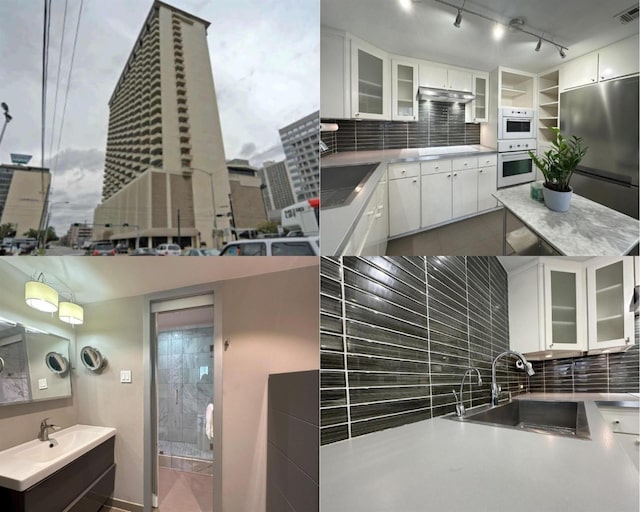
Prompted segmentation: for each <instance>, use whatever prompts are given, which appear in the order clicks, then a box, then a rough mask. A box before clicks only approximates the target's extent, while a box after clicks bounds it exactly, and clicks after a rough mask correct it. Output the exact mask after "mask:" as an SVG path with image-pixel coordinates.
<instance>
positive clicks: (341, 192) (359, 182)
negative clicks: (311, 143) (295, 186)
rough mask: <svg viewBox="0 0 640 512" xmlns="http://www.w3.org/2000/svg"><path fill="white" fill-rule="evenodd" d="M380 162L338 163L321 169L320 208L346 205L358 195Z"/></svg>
mask: <svg viewBox="0 0 640 512" xmlns="http://www.w3.org/2000/svg"><path fill="white" fill-rule="evenodd" d="M378 165H380V162H375V163H370V164H361V165H337V166H334V167H324V166H323V167H322V168H321V170H320V208H321V209H323V210H326V209H329V208H337V207H339V206H346V205H348V204H349V203H351V201H353V199H354V198H355V197H356V195H357V194H358V192H359V191H360V190H361V189H362V186H363V185H364V184H365V182H366V181H367V179H369V176H371V174H372V173H373V171H375V170H376V168H377V167H378Z"/></svg>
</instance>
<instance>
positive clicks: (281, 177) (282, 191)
mask: <svg viewBox="0 0 640 512" xmlns="http://www.w3.org/2000/svg"><path fill="white" fill-rule="evenodd" d="M262 167H263V172H262V174H263V179H264V184H265V185H266V187H267V188H266V190H267V192H268V195H269V202H270V206H269V208H270V209H272V210H282V209H283V208H285V207H286V206H290V205H292V204H293V203H295V202H296V200H295V198H294V196H293V187H292V186H291V180H290V177H289V172H288V171H287V164H286V163H285V161H284V160H283V161H281V162H265V163H264V164H263V165H262Z"/></svg>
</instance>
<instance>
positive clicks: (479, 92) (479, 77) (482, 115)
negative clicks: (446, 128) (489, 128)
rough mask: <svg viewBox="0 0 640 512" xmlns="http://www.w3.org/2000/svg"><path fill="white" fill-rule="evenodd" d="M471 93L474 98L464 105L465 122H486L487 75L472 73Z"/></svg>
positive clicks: (487, 105) (487, 118) (487, 117)
mask: <svg viewBox="0 0 640 512" xmlns="http://www.w3.org/2000/svg"><path fill="white" fill-rule="evenodd" d="M473 94H474V96H475V99H474V100H473V101H470V102H469V103H467V104H466V105H465V121H466V122H467V123H486V122H487V121H488V120H489V75H488V74H486V73H482V74H475V73H474V75H473Z"/></svg>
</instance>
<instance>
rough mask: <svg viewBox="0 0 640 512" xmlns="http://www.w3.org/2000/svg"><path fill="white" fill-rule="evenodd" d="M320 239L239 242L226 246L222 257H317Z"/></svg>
mask: <svg viewBox="0 0 640 512" xmlns="http://www.w3.org/2000/svg"><path fill="white" fill-rule="evenodd" d="M319 240H320V239H319V237H317V236H314V237H309V238H265V239H262V240H237V241H235V242H230V243H228V244H227V245H225V246H224V249H222V252H221V253H220V256H317V255H318V253H319V250H320V243H319Z"/></svg>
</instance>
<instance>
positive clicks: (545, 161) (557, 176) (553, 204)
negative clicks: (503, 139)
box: [529, 128, 588, 212]
mask: <svg viewBox="0 0 640 512" xmlns="http://www.w3.org/2000/svg"><path fill="white" fill-rule="evenodd" d="M551 130H552V131H553V133H554V134H555V136H556V140H554V141H553V147H552V148H551V149H550V150H549V151H547V152H545V154H544V156H542V157H540V158H538V157H537V156H536V155H534V154H533V153H532V152H531V151H529V156H530V157H531V159H532V160H533V162H534V163H535V164H536V166H537V167H538V169H540V171H542V174H543V175H544V187H543V194H544V204H545V205H546V206H547V208H549V209H550V210H553V211H556V212H566V211H567V210H568V209H569V203H570V202H571V194H572V192H573V189H572V188H571V187H570V186H569V181H570V180H571V176H572V175H573V171H575V170H576V166H577V165H578V163H580V160H582V158H583V157H584V155H585V154H586V153H587V149H588V148H587V147H586V146H583V145H582V139H581V138H580V137H576V136H575V135H572V136H571V138H569V139H567V138H565V137H564V136H563V135H562V134H561V133H560V130H559V129H558V128H551Z"/></svg>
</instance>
